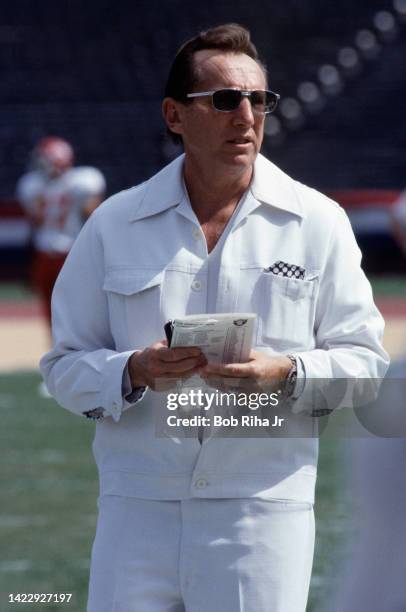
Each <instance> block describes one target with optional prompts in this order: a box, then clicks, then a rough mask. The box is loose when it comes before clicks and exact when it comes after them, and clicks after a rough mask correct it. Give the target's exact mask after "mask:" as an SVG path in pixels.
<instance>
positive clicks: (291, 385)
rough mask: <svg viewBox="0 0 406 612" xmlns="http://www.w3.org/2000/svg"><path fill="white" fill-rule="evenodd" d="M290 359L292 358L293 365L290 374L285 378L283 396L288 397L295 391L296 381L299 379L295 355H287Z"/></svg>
mask: <svg viewBox="0 0 406 612" xmlns="http://www.w3.org/2000/svg"><path fill="white" fill-rule="evenodd" d="M286 357H287V358H288V359H290V361H291V363H292V365H291V368H290V370H289V372H288V375H287V377H286V379H285V385H284V387H283V392H282V394H283V397H284V398H285V399H288V398H289V397H291V396H292V395H293V393H294V391H295V387H296V381H297V361H296V357H295V356H294V355H286Z"/></svg>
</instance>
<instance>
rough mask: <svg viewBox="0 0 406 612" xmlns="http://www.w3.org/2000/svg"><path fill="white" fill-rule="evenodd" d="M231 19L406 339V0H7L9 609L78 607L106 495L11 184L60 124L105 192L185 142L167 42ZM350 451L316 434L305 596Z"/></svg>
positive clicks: (394, 349)
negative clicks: (395, 229) (405, 224)
mask: <svg viewBox="0 0 406 612" xmlns="http://www.w3.org/2000/svg"><path fill="white" fill-rule="evenodd" d="M226 21H237V22H239V23H242V24H243V25H245V26H247V27H248V28H249V29H251V31H252V36H253V40H254V42H255V44H256V45H257V47H258V49H259V51H260V53H261V56H262V57H263V59H264V60H265V62H266V63H267V65H268V68H269V81H270V86H271V88H272V89H274V90H275V91H277V92H279V93H280V94H281V95H282V103H281V104H280V107H279V110H278V111H277V113H276V114H275V115H274V116H272V117H271V118H269V119H268V122H267V128H266V137H265V142H264V148H263V151H264V153H265V154H266V155H267V156H268V157H269V158H270V159H272V160H273V161H274V162H275V163H277V164H278V165H280V166H281V167H282V169H284V170H286V171H287V172H288V173H289V174H291V175H292V176H294V177H295V178H297V179H299V180H300V181H303V182H305V183H307V184H309V185H311V186H313V187H316V188H317V189H320V190H321V191H324V192H325V193H329V194H332V195H334V196H335V197H336V198H337V199H338V200H339V201H340V202H341V203H342V204H343V205H345V207H346V208H347V210H348V212H349V214H350V218H351V220H352V223H353V226H354V229H355V231H356V234H357V238H358V241H359V244H360V246H361V248H362V250H363V253H364V267H365V269H366V270H367V272H368V274H369V275H370V277H371V280H372V281H373V285H374V289H375V293H376V296H377V301H378V303H379V305H380V306H381V308H382V310H383V312H384V314H385V317H386V320H387V331H386V336H385V344H386V346H387V348H388V350H390V352H391V354H392V356H397V355H400V354H402V352H403V351H404V347H405V346H406V342H405V340H406V324H405V316H406V301H405V300H406V284H405V282H404V276H403V275H404V272H405V262H404V261H403V260H402V257H401V255H400V252H399V250H398V249H397V247H396V245H395V243H394V242H393V240H392V238H391V235H390V232H389V210H390V206H391V203H392V202H393V201H394V199H395V198H396V196H397V194H398V192H399V190H400V189H402V188H403V187H404V184H405V183H406V180H405V172H404V160H405V157H406V155H405V148H406V114H405V111H404V104H403V100H404V99H405V97H406V95H405V94H406V81H405V79H404V58H405V57H406V2H405V0H395V2H392V1H385V0H368V3H365V4H364V3H354V2H353V0H336V1H335V2H333V1H332V0H328V1H327V0H324V1H321V0H307V1H306V2H304V3H303V2H300V1H299V0H285V1H284V2H283V3H272V2H270V1H269V0H267V1H265V0H252V1H251V2H249V3H247V2H246V1H244V0H233V1H232V2H231V1H230V2H229V1H228V0H227V1H226V0H223V1H222V2H221V3H218V2H214V1H212V0H208V1H206V2H205V3H191V2H186V1H185V0H161V1H160V2H157V1H152V2H151V1H150V2H144V1H136V2H132V3H130V2H125V1H122V2H114V3H113V2H108V1H106V0H100V1H99V2H97V3H95V2H92V1H89V2H86V3H83V2H78V1H77V0H71V1H69V2H68V1H64V0H62V1H60V2H58V3H53V2H51V1H50V0H41V1H40V2H37V3H30V2H28V1H24V0H16V1H15V2H14V3H13V4H11V3H2V7H1V8H0V70H1V79H0V142H1V147H0V280H1V281H2V283H1V284H0V334H1V347H2V350H1V355H0V373H1V374H0V410H1V417H2V427H1V433H0V439H1V446H0V457H1V464H2V470H1V475H0V478H1V491H2V505H1V510H0V547H1V550H2V551H3V552H2V557H1V559H0V609H1V610H7V609H9V608H8V604H7V593H8V592H14V593H15V592H73V593H74V597H73V603H72V604H71V605H70V608H68V607H67V606H66V605H65V606H63V605H62V604H61V605H59V606H55V605H54V606H52V605H48V606H47V608H46V609H49V610H59V609H63V608H64V607H66V608H67V609H73V610H75V611H78V612H79V611H80V610H84V606H85V604H84V602H85V599H86V581H87V571H88V557H89V551H90V545H91V540H92V536H93V533H94V526H95V518H96V497H97V481H96V473H95V468H94V466H93V460H92V457H91V452H90V441H91V438H92V430H93V425H92V424H91V423H88V422H85V421H81V420H80V419H75V418H73V417H71V416H70V415H69V414H67V413H65V412H64V411H62V410H60V409H57V408H56V406H55V404H54V402H53V401H52V400H49V399H43V398H41V397H39V396H38V394H37V387H38V383H39V376H38V374H37V372H36V363H37V360H38V357H39V355H41V353H42V352H43V351H44V350H45V349H46V346H47V342H48V339H47V335H46V328H45V326H44V323H43V321H42V319H41V317H40V314H39V308H38V304H37V302H36V301H35V299H34V298H33V297H32V295H31V293H30V290H29V287H28V285H27V277H28V274H27V270H28V263H29V257H30V249H29V228H28V225H27V222H26V219H25V218H24V216H23V213H22V211H21V209H20V207H19V205H18V202H16V201H15V200H14V188H15V183H16V181H17V179H18V178H19V176H20V175H21V174H22V173H23V172H24V170H25V165H26V162H27V157H28V153H29V151H30V150H31V148H32V146H33V145H34V144H35V142H36V141H37V140H38V139H39V138H40V137H42V136H46V135H49V134H54V135H59V136H62V137H64V138H66V139H67V140H69V141H70V142H71V143H72V144H73V146H74V148H75V151H76V153H77V163H79V164H90V165H94V166H96V167H98V168H100V169H101V170H102V172H103V173H104V174H105V176H106V179H107V185H108V193H109V194H110V193H114V192H115V191H118V190H120V189H123V188H126V187H129V186H131V185H134V184H136V183H138V182H140V181H142V180H145V179H146V178H147V177H148V176H150V175H151V174H152V173H153V172H155V171H156V170H158V169H159V168H160V167H161V166H162V165H163V164H164V163H166V162H168V161H169V160H170V159H172V158H173V157H174V156H175V155H177V154H178V150H177V149H175V148H174V146H173V145H172V144H170V143H169V142H168V141H167V140H166V138H165V130H164V126H163V122H162V120H161V116H160V101H161V97H162V91H163V87H164V83H165V78H166V74H167V71H168V67H169V64H170V61H171V58H172V57H173V55H174V53H175V52H176V49H177V48H178V46H179V45H180V44H181V43H182V42H183V41H184V40H185V39H186V38H188V37H190V36H192V35H193V34H194V33H195V32H196V31H197V30H198V29H201V28H205V27H208V26H212V25H216V24H219V23H222V22H226ZM343 464H345V457H344V456H343V454H342V452H341V445H340V443H339V442H337V441H331V440H330V441H328V440H326V441H324V440H322V453H321V462H320V478H319V483H318V490H317V504H316V512H317V517H318V535H317V547H316V559H315V567H314V573H313V579H312V586H311V596H310V602H309V612H315V611H319V610H322V609H323V606H325V605H326V603H325V602H326V601H327V599H328V594H329V591H330V589H331V588H332V580H333V578H334V576H335V575H336V573H337V568H338V567H339V565H340V562H341V561H342V560H343V559H344V558H345V556H346V554H348V545H349V544H348V543H349V542H350V541H351V534H352V529H353V527H352V525H351V500H350V499H348V496H346V487H345V483H344V481H345V477H344V470H343ZM19 608H20V606H18V605H14V606H11V607H10V609H19ZM21 608H23V609H25V610H28V609H29V606H27V604H26V605H25V606H21ZM33 609H38V607H36V608H33Z"/></svg>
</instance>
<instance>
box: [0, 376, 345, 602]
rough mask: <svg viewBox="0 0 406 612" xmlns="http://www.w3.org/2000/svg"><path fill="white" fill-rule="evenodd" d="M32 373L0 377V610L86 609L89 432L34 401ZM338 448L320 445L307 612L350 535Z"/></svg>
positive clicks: (324, 589)
mask: <svg viewBox="0 0 406 612" xmlns="http://www.w3.org/2000/svg"><path fill="white" fill-rule="evenodd" d="M39 382H40V377H39V375H38V374H36V373H21V374H13V375H7V376H5V375H3V376H0V411H1V421H2V423H1V425H2V426H1V433H0V439H1V443H0V448H1V465H2V469H1V492H2V496H1V497H2V501H1V511H0V549H1V551H2V554H1V559H0V610H1V612H6V611H7V610H17V609H18V610H19V609H21V610H26V611H30V612H31V610H32V611H33V612H34V611H35V610H36V611H38V610H42V609H46V610H72V611H74V612H82V611H84V610H85V607H86V597H87V578H88V569H89V557H90V550H91V544H92V539H93V536H94V531H95V525H96V514H97V507H96V501H97V494H98V483H97V474H96V469H95V465H94V462H93V457H92V454H91V448H90V446H91V440H92V437H93V429H94V424H93V423H92V422H89V421H87V420H85V419H80V418H79V417H76V416H74V415H72V414H70V413H68V412H66V411H65V410H63V409H62V408H59V407H58V406H57V405H56V403H55V402H54V401H53V400H51V399H43V398H40V397H39V395H38V392H37V387H38V384H39ZM342 480H343V478H342V470H341V455H340V452H339V443H338V442H337V441H332V440H323V439H322V441H321V457H320V472H319V480H318V488H317V503H316V517H317V545H316V557H315V564H314V571H313V578H312V586H311V595H310V602H309V606H308V612H316V610H317V611H318V610H320V609H321V605H322V602H323V601H324V600H325V598H326V597H327V596H328V590H329V587H330V584H331V578H332V577H334V576H335V575H336V573H337V568H338V566H339V562H340V560H341V559H342V558H343V555H344V553H345V546H346V543H347V542H348V534H349V531H350V529H351V528H350V527H349V524H348V510H347V504H346V502H345V496H343V494H342V486H341V483H342ZM18 592H20V593H21V592H22V593H52V592H54V593H73V596H72V599H71V602H70V603H69V604H38V605H34V604H13V605H10V604H8V593H18Z"/></svg>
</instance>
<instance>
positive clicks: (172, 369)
mask: <svg viewBox="0 0 406 612" xmlns="http://www.w3.org/2000/svg"><path fill="white" fill-rule="evenodd" d="M206 364H207V360H206V357H205V356H204V354H203V353H202V351H201V350H200V349H199V348H197V347H192V346H191V347H179V348H168V344H167V341H166V340H162V341H160V342H156V343H155V344H153V345H152V346H149V347H147V348H145V349H144V350H143V351H139V352H137V353H134V354H133V355H131V357H130V359H129V360H128V372H129V375H130V379H131V384H132V388H133V389H135V388H136V387H150V388H151V389H154V390H155V389H157V388H159V390H161V385H160V382H161V383H164V379H171V380H172V382H173V383H174V382H175V381H176V380H178V379H187V378H189V377H190V376H192V375H193V374H195V373H196V372H198V371H199V370H200V369H201V368H202V367H204V366H205V365H206Z"/></svg>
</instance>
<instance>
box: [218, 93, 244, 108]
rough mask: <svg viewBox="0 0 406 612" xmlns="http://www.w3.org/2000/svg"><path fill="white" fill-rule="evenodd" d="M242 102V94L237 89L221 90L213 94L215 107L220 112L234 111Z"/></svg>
mask: <svg viewBox="0 0 406 612" xmlns="http://www.w3.org/2000/svg"><path fill="white" fill-rule="evenodd" d="M240 102H241V92H240V91H238V90H236V89H219V90H218V91H216V92H214V94H213V105H214V108H216V109H217V110H219V111H232V110H235V109H236V108H238V105H239V104H240Z"/></svg>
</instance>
